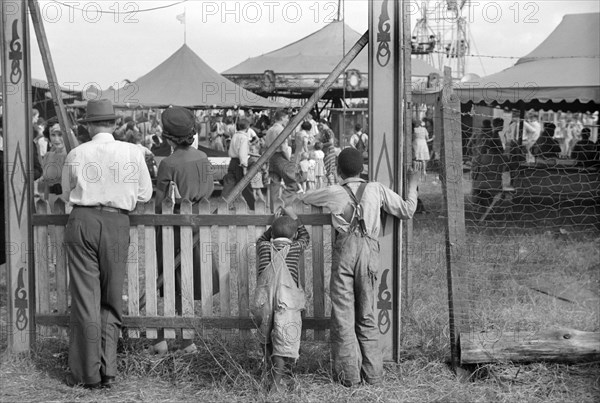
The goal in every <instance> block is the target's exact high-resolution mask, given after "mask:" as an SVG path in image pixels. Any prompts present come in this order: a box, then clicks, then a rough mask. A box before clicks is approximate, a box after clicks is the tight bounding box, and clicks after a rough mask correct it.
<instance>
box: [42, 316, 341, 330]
mask: <svg viewBox="0 0 600 403" xmlns="http://www.w3.org/2000/svg"><path fill="white" fill-rule="evenodd" d="M35 319H36V321H37V322H39V324H40V325H41V326H65V327H68V326H69V321H70V318H69V315H56V314H38V315H36V318H35ZM123 326H125V327H127V328H134V327H137V328H140V329H143V328H147V327H153V328H160V327H163V326H164V327H169V328H173V329H181V328H191V327H193V328H196V329H202V328H207V329H208V328H212V329H248V330H250V329H256V324H255V323H254V321H253V320H252V318H232V317H210V318H204V317H194V318H182V317H163V316H146V317H144V316H124V317H123ZM329 326H330V319H329V318H312V317H305V318H303V319H302V327H303V328H306V329H315V330H327V329H329Z"/></svg>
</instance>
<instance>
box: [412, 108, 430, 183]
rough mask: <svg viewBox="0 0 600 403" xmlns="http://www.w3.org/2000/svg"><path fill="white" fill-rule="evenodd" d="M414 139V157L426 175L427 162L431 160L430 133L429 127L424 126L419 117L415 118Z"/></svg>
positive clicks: (420, 169) (422, 173)
mask: <svg viewBox="0 0 600 403" xmlns="http://www.w3.org/2000/svg"><path fill="white" fill-rule="evenodd" d="M412 140H413V141H412V147H413V159H414V160H415V161H416V163H417V167H418V169H419V171H420V172H421V175H423V176H425V175H426V173H427V162H428V161H429V148H428V147H427V140H429V133H427V129H425V127H423V125H422V123H421V121H420V120H418V119H415V120H413V136H412Z"/></svg>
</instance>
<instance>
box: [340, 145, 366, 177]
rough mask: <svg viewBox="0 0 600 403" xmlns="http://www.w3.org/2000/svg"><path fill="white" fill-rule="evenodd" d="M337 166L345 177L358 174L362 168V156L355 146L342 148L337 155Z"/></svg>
mask: <svg viewBox="0 0 600 403" xmlns="http://www.w3.org/2000/svg"><path fill="white" fill-rule="evenodd" d="M337 164H338V168H339V170H340V172H342V173H343V174H344V175H346V176H347V177H352V176H358V175H359V174H360V173H361V172H362V170H363V156H362V153H361V152H360V151H358V150H357V149H356V148H352V147H348V148H344V149H343V150H342V152H341V153H340V155H338V162H337Z"/></svg>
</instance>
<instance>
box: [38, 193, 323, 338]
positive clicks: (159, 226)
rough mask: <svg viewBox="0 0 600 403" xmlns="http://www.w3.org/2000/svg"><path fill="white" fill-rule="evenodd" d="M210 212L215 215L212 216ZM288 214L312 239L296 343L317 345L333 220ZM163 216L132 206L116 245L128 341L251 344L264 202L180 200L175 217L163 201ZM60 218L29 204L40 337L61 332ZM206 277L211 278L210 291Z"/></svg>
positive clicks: (312, 211) (65, 307) (55, 211)
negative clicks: (218, 339)
mask: <svg viewBox="0 0 600 403" xmlns="http://www.w3.org/2000/svg"><path fill="white" fill-rule="evenodd" d="M215 204H216V205H215ZM215 209H216V210H217V212H218V213H217V214H211V213H210V212H211V211H215ZM295 209H296V211H297V213H298V215H299V217H300V218H301V220H302V222H303V223H304V224H305V225H306V226H307V230H308V231H309V234H310V236H311V242H310V247H309V249H308V250H307V251H306V252H305V253H304V259H303V260H302V261H301V265H300V269H301V272H300V282H301V284H302V285H303V286H304V287H305V289H306V293H307V296H308V301H307V310H306V312H305V318H304V322H303V336H304V337H306V336H307V335H309V336H310V335H312V334H313V333H312V332H307V331H306V330H307V329H310V330H314V337H315V339H317V340H325V339H326V330H327V329H328V328H329V315H330V312H331V301H330V299H329V295H328V293H327V292H326V290H327V289H328V287H327V285H328V281H329V276H330V273H331V267H330V265H331V260H330V258H329V259H326V258H325V257H326V256H327V257H330V256H331V251H330V246H329V243H328V241H329V239H331V234H332V231H333V230H332V227H331V218H330V215H329V214H326V213H324V212H323V211H322V210H321V209H317V208H312V207H310V206H303V205H302V204H301V203H300V204H297V205H295ZM161 211H162V214H156V213H155V206H154V202H153V201H151V202H149V203H146V204H139V205H138V206H137V208H136V209H135V211H134V212H132V213H131V214H130V222H131V227H130V232H129V234H130V244H129V245H128V246H127V245H119V247H128V257H127V275H126V280H125V285H124V288H123V295H124V301H126V302H124V311H125V312H126V313H125V316H124V323H123V325H124V328H126V330H127V335H128V336H129V337H132V338H137V337H146V338H149V339H153V338H156V337H157V335H158V334H157V333H158V332H157V331H158V329H164V333H165V337H166V338H174V337H175V336H176V334H177V333H178V331H179V330H181V332H182V336H183V338H193V337H194V335H195V334H196V333H197V332H201V331H202V330H203V329H208V328H220V329H238V330H240V336H241V337H244V338H245V339H246V338H248V337H250V336H251V334H252V329H254V328H255V325H254V323H253V320H252V317H251V314H250V303H251V300H252V295H253V292H254V287H255V285H256V265H257V258H256V240H257V239H258V237H259V236H260V235H261V234H262V233H263V232H264V231H265V230H266V228H267V227H268V226H269V225H270V224H271V222H272V221H273V215H271V214H269V210H268V209H267V208H266V206H265V204H264V202H258V203H257V204H256V208H255V210H254V211H253V212H252V211H249V209H248V207H247V205H246V203H245V202H243V201H241V202H240V201H236V202H235V203H233V204H230V205H228V204H227V203H226V202H225V201H224V200H223V199H221V201H218V202H215V201H209V200H206V199H204V200H202V201H201V202H200V203H198V205H195V206H192V204H191V203H190V202H189V201H187V200H185V201H183V202H182V203H181V208H180V211H176V210H175V211H174V206H173V204H172V203H169V202H165V203H163V205H162V206H161ZM67 220H68V215H66V214H65V205H64V203H63V202H62V201H60V200H58V201H57V202H56V203H55V204H54V205H53V206H50V205H49V204H48V203H47V202H46V201H43V200H41V201H39V202H38V203H37V204H36V214H34V215H33V225H34V237H35V238H34V242H35V245H37V246H38V247H37V248H36V249H35V252H34V254H35V256H34V257H35V270H36V279H37V281H36V301H38V303H37V307H36V308H37V309H36V324H37V325H38V326H40V327H41V329H40V330H43V331H44V332H48V328H47V327H49V326H63V327H65V326H68V325H69V292H68V261H67V255H66V250H65V246H64V235H65V231H64V228H65V225H66V223H67ZM326 243H327V244H326ZM180 251H181V252H180ZM176 253H177V254H179V256H180V258H179V259H177V258H176ZM177 261H179V262H180V266H179V267H177V266H176V262H177ZM195 270H196V271H197V272H199V278H198V275H196V276H194V271H195ZM194 277H196V278H194ZM213 277H217V278H218V289H217V288H216V285H217V284H216V282H215V281H214V280H216V279H215V278H213ZM194 280H196V281H198V280H200V286H199V287H200V290H201V293H202V298H201V301H194V285H195V284H194ZM196 287H198V286H197V285H196ZM176 288H177V292H176Z"/></svg>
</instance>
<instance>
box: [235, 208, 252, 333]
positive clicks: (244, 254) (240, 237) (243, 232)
mask: <svg viewBox="0 0 600 403" xmlns="http://www.w3.org/2000/svg"><path fill="white" fill-rule="evenodd" d="M235 213H236V214H247V213H248V206H247V205H246V202H245V201H244V200H243V198H238V199H237V201H236V203H235ZM236 232H237V233H236V240H237V250H236V252H237V262H238V264H237V269H238V271H237V285H238V316H239V317H241V318H249V317H250V290H249V286H250V278H249V273H248V272H249V270H248V247H249V246H250V245H253V240H252V239H249V238H248V235H249V234H254V228H252V229H250V228H248V227H246V226H243V225H238V226H237V227H236ZM240 336H241V337H242V340H247V339H249V338H250V336H251V335H250V332H249V331H248V330H242V332H241V334H240Z"/></svg>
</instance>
